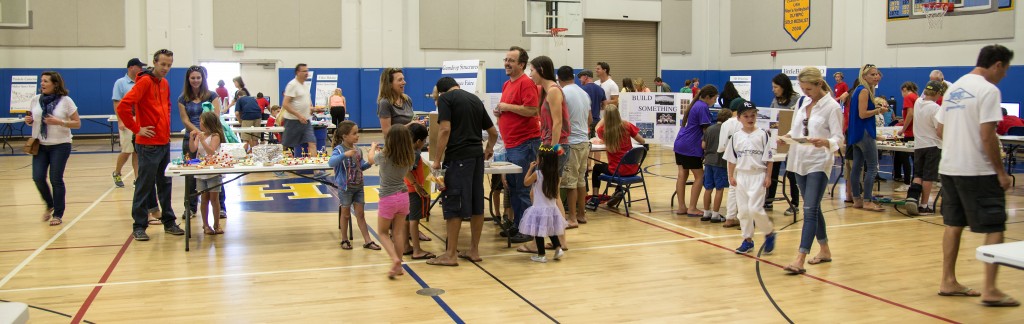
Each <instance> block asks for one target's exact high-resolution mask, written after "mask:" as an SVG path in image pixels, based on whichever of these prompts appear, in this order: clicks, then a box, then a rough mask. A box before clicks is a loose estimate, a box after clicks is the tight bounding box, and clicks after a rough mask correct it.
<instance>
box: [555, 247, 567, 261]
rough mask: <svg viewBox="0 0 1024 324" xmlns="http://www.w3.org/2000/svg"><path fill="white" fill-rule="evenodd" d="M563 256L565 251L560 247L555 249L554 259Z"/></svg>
mask: <svg viewBox="0 0 1024 324" xmlns="http://www.w3.org/2000/svg"><path fill="white" fill-rule="evenodd" d="M563 256H565V251H563V250H562V248H558V250H555V260H560V259H562V257H563Z"/></svg>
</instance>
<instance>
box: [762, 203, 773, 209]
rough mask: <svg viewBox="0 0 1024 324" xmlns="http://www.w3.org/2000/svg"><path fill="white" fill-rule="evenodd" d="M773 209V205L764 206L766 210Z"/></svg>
mask: <svg viewBox="0 0 1024 324" xmlns="http://www.w3.org/2000/svg"><path fill="white" fill-rule="evenodd" d="M773 208H774V206H772V204H764V210H772V209H773Z"/></svg>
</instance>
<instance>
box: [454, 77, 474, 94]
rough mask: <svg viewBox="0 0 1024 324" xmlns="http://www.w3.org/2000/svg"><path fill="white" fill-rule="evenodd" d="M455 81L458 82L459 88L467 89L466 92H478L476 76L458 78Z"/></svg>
mask: <svg viewBox="0 0 1024 324" xmlns="http://www.w3.org/2000/svg"><path fill="white" fill-rule="evenodd" d="M455 83H458V84H459V88H462V90H466V92H469V93H475V92H476V78H456V79H455Z"/></svg>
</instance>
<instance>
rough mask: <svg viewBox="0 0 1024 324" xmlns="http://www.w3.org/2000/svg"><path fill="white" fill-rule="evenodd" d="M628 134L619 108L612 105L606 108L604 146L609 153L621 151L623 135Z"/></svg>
mask: <svg viewBox="0 0 1024 324" xmlns="http://www.w3.org/2000/svg"><path fill="white" fill-rule="evenodd" d="M625 133H626V125H625V124H624V123H623V122H622V115H621V114H619V106H616V105H614V104H610V105H607V106H605V107H604V146H605V147H606V148H607V150H608V153H616V152H618V151H619V145H620V144H622V135H623V134H625Z"/></svg>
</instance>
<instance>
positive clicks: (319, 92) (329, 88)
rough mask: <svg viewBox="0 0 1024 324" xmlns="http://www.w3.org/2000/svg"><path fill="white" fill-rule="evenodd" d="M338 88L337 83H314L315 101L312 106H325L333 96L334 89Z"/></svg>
mask: <svg viewBox="0 0 1024 324" xmlns="http://www.w3.org/2000/svg"><path fill="white" fill-rule="evenodd" d="M337 88H338V83H337V82H317V83H316V101H315V102H314V105H324V106H327V100H328V99H329V98H331V95H333V94H334V89H337Z"/></svg>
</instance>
